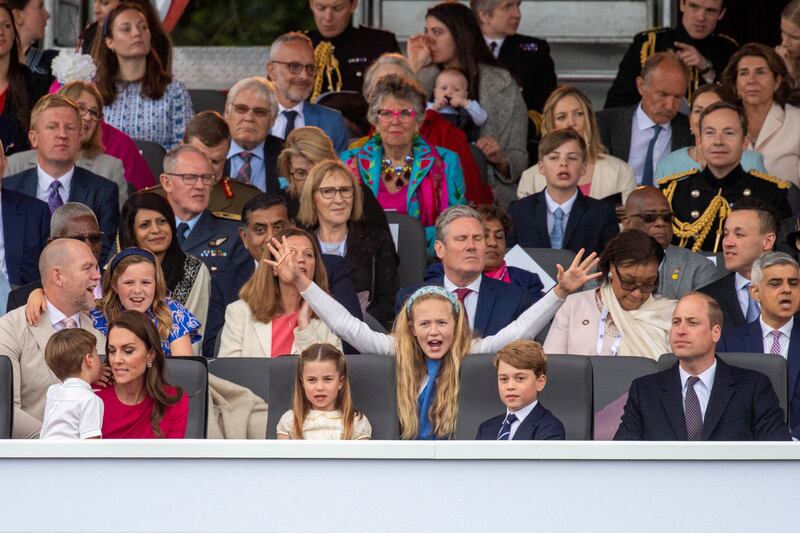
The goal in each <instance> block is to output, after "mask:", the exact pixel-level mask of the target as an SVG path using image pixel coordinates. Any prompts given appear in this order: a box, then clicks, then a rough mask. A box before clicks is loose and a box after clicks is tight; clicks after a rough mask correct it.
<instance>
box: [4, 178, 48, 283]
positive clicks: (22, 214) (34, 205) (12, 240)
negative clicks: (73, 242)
mask: <svg viewBox="0 0 800 533" xmlns="http://www.w3.org/2000/svg"><path fill="white" fill-rule="evenodd" d="M0 198H2V209H3V248H4V249H5V257H6V270H7V271H8V281H9V283H10V284H11V285H12V286H13V285H24V284H26V283H31V282H33V281H36V280H38V279H39V255H41V253H42V249H43V248H44V247H45V246H47V239H48V237H49V236H50V208H49V207H47V204H46V203H44V202H42V201H41V200H38V199H37V198H31V197H30V196H28V195H25V194H22V193H18V192H15V191H12V190H10V189H5V188H3V192H2V194H0Z"/></svg>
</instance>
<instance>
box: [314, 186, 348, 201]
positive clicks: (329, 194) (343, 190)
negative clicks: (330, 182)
mask: <svg viewBox="0 0 800 533" xmlns="http://www.w3.org/2000/svg"><path fill="white" fill-rule="evenodd" d="M317 190H318V191H319V193H320V194H321V195H322V197H323V198H325V199H326V200H330V199H331V198H333V197H335V196H336V193H337V192H338V193H339V194H341V195H342V198H352V197H353V186H352V185H350V186H348V187H320V188H319V189H317Z"/></svg>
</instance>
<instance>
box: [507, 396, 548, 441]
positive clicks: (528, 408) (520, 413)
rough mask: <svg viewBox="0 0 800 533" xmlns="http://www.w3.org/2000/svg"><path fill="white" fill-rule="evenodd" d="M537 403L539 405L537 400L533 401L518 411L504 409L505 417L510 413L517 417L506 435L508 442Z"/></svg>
mask: <svg viewBox="0 0 800 533" xmlns="http://www.w3.org/2000/svg"><path fill="white" fill-rule="evenodd" d="M537 403H539V400H534V401H533V402H531V403H529V404H528V405H526V406H525V407H523V408H522V409H520V410H519V411H512V410H511V409H506V417H508V415H510V414H512V413H513V414H515V415H517V419H516V420H515V421H514V423H513V424H511V430H510V432H509V434H508V440H511V439H513V438H514V434H515V433H516V432H517V430H518V429H519V426H521V425H522V422H523V420H525V419H526V418H528V415H529V414H531V411H533V409H534V408H535V407H536V404H537ZM503 422H505V419H503Z"/></svg>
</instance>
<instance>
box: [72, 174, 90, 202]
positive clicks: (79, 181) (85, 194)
mask: <svg viewBox="0 0 800 533" xmlns="http://www.w3.org/2000/svg"><path fill="white" fill-rule="evenodd" d="M84 178H85V177H84V175H83V172H82V171H81V168H80V167H77V166H76V167H75V171H74V172H73V173H72V183H70V185H69V201H70V202H80V203H82V204H87V205H88V200H89V194H90V193H91V190H90V189H89V186H88V184H87V183H86V180H85V179H84Z"/></svg>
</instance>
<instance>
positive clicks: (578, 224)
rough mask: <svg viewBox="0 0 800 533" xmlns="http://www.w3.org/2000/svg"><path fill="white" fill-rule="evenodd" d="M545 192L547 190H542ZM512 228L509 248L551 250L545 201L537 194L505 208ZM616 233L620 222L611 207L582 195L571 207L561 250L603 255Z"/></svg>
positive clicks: (542, 193)
mask: <svg viewBox="0 0 800 533" xmlns="http://www.w3.org/2000/svg"><path fill="white" fill-rule="evenodd" d="M545 190H546V189H545ZM508 214H509V215H511V220H512V221H513V227H512V229H511V232H510V233H509V235H508V239H507V241H508V247H509V248H511V247H512V246H514V245H515V244H519V245H520V246H522V247H523V248H551V247H552V246H551V245H550V233H549V232H548V231H547V200H546V199H545V196H544V191H540V192H538V193H536V194H533V195H531V196H527V197H525V198H523V199H522V200H516V201H514V202H511V205H510V206H509V207H508ZM618 233H619V222H618V221H617V214H616V212H615V211H614V206H612V205H611V204H610V203H609V202H605V201H603V200H597V199H595V198H589V197H588V196H585V195H584V194H583V193H582V192H581V191H578V197H577V198H576V199H575V203H574V204H573V205H572V210H571V211H570V213H569V219H568V220H567V227H566V228H564V243H563V246H562V247H563V248H565V249H567V250H572V251H573V252H575V253H578V251H580V249H581V248H584V249H585V250H586V254H587V255H588V254H590V253H592V252H597V253H598V254H599V253H600V252H602V251H603V248H605V245H606V243H607V242H608V241H609V240H611V238H612V237H614V236H615V235H616V234H618Z"/></svg>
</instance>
